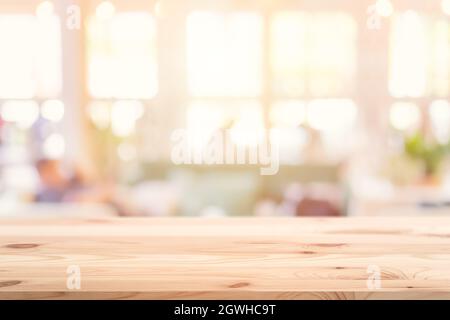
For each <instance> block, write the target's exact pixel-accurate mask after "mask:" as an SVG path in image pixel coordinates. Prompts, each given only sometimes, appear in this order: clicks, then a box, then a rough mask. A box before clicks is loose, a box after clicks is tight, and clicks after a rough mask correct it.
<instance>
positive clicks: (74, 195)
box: [35, 158, 139, 216]
mask: <svg viewBox="0 0 450 320" xmlns="http://www.w3.org/2000/svg"><path fill="white" fill-rule="evenodd" d="M36 170H37V172H38V174H39V178H40V182H41V186H40V188H39V190H38V191H37V193H36V194H35V201H36V202H53V203H59V202H96V203H105V204H109V205H111V206H113V207H114V208H115V209H116V210H117V212H118V214H119V215H122V216H130V215H139V214H138V212H137V210H136V209H135V208H134V206H133V204H131V203H129V202H128V201H127V200H126V197H124V193H126V191H125V190H123V189H120V188H119V187H118V186H117V185H115V184H114V183H110V182H106V183H95V182H92V181H89V179H87V177H86V176H85V175H84V174H83V173H82V171H81V170H80V169H79V168H77V167H76V166H74V168H73V170H72V171H73V173H72V174H68V173H67V172H65V171H64V170H63V165H62V162H61V161H60V160H55V159H47V158H43V159H39V160H38V161H37V162H36Z"/></svg>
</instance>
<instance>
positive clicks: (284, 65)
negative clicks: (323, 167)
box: [187, 11, 357, 163]
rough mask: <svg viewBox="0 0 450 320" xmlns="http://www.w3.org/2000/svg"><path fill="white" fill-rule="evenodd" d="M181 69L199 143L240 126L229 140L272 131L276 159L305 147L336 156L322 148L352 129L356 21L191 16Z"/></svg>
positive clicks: (294, 159)
mask: <svg viewBox="0 0 450 320" xmlns="http://www.w3.org/2000/svg"><path fill="white" fill-rule="evenodd" d="M267 15H268V16H269V18H268V19H265V17H267ZM265 48H269V50H268V51H267V52H265V51H264V50H266V49H265ZM331 52H332V53H333V54H330V53H331ZM264 53H266V54H264ZM187 64H188V66H187V70H188V89H189V94H190V97H191V100H190V102H189V110H188V125H189V126H191V127H195V128H202V129H201V130H202V132H201V133H199V138H198V139H200V140H202V141H203V143H204V142H205V141H207V140H208V134H211V133H212V132H213V131H214V130H215V129H217V128H228V127H230V128H231V129H239V128H247V129H246V130H239V131H238V132H239V134H237V135H236V143H239V142H241V143H244V144H246V143H250V142H252V143H254V142H255V141H258V139H263V138H264V134H265V133H267V130H264V129H270V128H271V127H276V128H278V129H280V132H281V136H282V137H281V141H280V142H281V146H280V147H281V149H282V150H281V156H282V158H281V161H282V162H284V163H299V162H300V161H302V160H304V159H302V157H301V155H302V153H303V149H304V148H305V147H306V146H307V145H308V144H309V145H310V144H314V145H321V146H322V147H323V149H324V150H325V152H326V153H327V152H328V155H331V154H334V155H338V154H339V153H336V148H334V149H332V148H331V149H330V147H333V146H335V147H337V148H338V149H339V148H340V147H339V146H342V144H339V143H338V142H339V139H340V138H342V136H343V135H345V134H347V133H349V132H351V130H352V127H353V125H354V124H355V121H356V113H357V112H356V111H357V110H356V106H355V104H354V102H353V101H352V97H353V96H354V94H355V92H354V88H355V85H354V84H355V74H356V23H355V21H354V19H353V18H352V17H351V16H350V15H348V14H343V13H339V12H337V13H333V12H331V13H309V12H303V11H274V12H271V13H270V14H267V13H265V14H264V13H262V12H258V11H255V12H252V11H240V12H239V11H238V12H232V13H229V12H226V13H219V12H212V11H211V12H210V11H202V12H192V13H190V14H189V16H188V20H187ZM267 84H268V86H267ZM327 119H333V120H332V121H330V120H327ZM325 122H326V123H325ZM200 123H203V125H202V126H200ZM205 124H206V125H205ZM329 124H331V125H329ZM311 131H313V132H311ZM330 131H332V132H330ZM250 135H252V137H250ZM314 135H319V139H318V141H311V139H312V138H311V136H314ZM316 140H317V139H316ZM336 140H337V141H336ZM347 146H348V144H347ZM341 149H342V148H341ZM318 157H321V158H322V159H323V158H324V157H323V155H318ZM338 157H339V155H338Z"/></svg>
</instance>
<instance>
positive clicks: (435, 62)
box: [0, 0, 450, 218]
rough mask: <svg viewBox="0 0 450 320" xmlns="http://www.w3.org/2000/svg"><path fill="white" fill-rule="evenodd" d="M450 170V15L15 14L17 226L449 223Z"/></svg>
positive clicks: (1, 93) (13, 176)
mask: <svg viewBox="0 0 450 320" xmlns="http://www.w3.org/2000/svg"><path fill="white" fill-rule="evenodd" d="M180 129H182V130H184V131H182V132H188V133H191V132H195V134H194V136H195V138H193V139H192V140H189V141H191V143H189V144H186V145H183V146H182V147H183V148H185V149H186V150H185V151H187V152H189V151H193V150H194V149H195V150H199V149H200V150H203V149H202V148H204V147H205V146H207V145H210V144H211V141H212V139H214V137H215V136H217V133H218V132H225V131H226V132H230V134H229V135H226V136H225V137H226V138H227V139H228V140H229V141H227V144H230V145H231V146H236V147H241V148H246V147H249V148H248V149H249V150H250V147H253V148H257V147H258V145H259V144H261V143H262V142H263V141H272V140H271V139H270V137H271V134H272V132H277V137H278V140H277V141H278V142H277V147H276V148H273V146H271V151H272V152H276V157H273V158H272V160H273V161H277V172H276V173H275V174H270V175H264V174H261V170H260V169H261V166H262V165H261V164H258V163H250V162H249V161H241V162H238V161H236V162H234V163H224V162H220V161H217V162H214V163H206V162H205V161H203V162H202V161H200V162H196V161H184V162H181V163H180V161H175V160H174V150H175V149H176V148H177V147H179V146H180V145H177V144H176V142H177V141H175V140H174V135H176V133H177V132H179V131H177V130H180ZM274 129H276V131H274ZM269 145H270V143H269ZM449 159H450V0H253V1H252V0H106V1H100V0H45V1H42V0H1V1H0V217H30V218H31V217H33V218H35V217H48V216H52V217H61V218H65V217H74V216H79V217H102V216H154V217H163V216H164V217H165V216H202V217H224V216H230V217H232V216H256V217H258V216H279V217H282V216H358V215H359V216H377V215H378V216H379V215H385V216H386V215H391V216H411V215H446V214H450V162H449Z"/></svg>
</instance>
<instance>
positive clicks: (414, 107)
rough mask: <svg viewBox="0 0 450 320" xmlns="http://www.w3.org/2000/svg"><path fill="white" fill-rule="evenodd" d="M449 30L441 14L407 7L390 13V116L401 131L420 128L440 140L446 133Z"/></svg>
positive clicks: (449, 118) (449, 120) (448, 120)
mask: <svg viewBox="0 0 450 320" xmlns="http://www.w3.org/2000/svg"><path fill="white" fill-rule="evenodd" d="M449 32H450V24H449V22H448V20H447V19H445V18H444V17H442V16H441V15H426V14H420V13H418V12H416V11H413V10H407V11H404V12H400V13H397V14H396V15H394V16H393V18H392V24H391V38H390V40H391V42H390V65H389V92H390V94H391V96H392V98H393V103H392V106H391V109H390V117H389V118H390V123H391V126H392V127H393V128H394V129H395V130H397V131H398V132H399V133H400V134H404V133H408V132H414V131H416V130H419V129H425V130H426V131H427V132H429V133H431V134H432V135H433V136H434V137H435V138H436V139H437V140H439V141H440V142H441V143H446V142H448V140H449V138H450V133H449V130H448V128H449V126H450V116H449V114H450V105H449V103H448V101H447V100H445V99H446V98H447V97H448V95H449V83H450V82H449V80H450V78H449V75H450V65H449V58H450V37H449V36H450V33H449Z"/></svg>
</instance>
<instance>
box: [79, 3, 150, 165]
mask: <svg viewBox="0 0 450 320" xmlns="http://www.w3.org/2000/svg"><path fill="white" fill-rule="evenodd" d="M156 38H157V35H156V20H155V18H154V16H153V15H152V14H151V13H150V11H135V10H124V11H118V12H116V9H115V7H114V6H113V5H112V4H111V3H109V2H102V3H100V4H98V6H97V7H96V10H95V11H94V12H93V13H92V14H91V16H90V17H89V19H88V24H87V39H86V40H87V84H88V92H89V98H90V100H91V103H90V104H89V106H88V108H87V109H88V110H87V111H88V115H89V118H90V119H91V121H92V123H93V125H94V128H95V130H96V136H97V138H98V139H99V140H98V141H97V143H98V144H99V145H102V147H103V148H104V149H102V150H100V152H99V154H97V156H99V157H101V159H102V160H100V161H102V162H103V163H105V164H111V165H114V162H115V159H116V158H117V159H118V160H121V161H125V162H128V161H132V160H136V159H137V158H138V156H139V154H138V150H139V148H138V146H137V143H138V141H139V140H140V137H139V136H138V134H137V131H138V127H139V123H140V122H141V121H142V118H143V115H144V114H145V111H146V110H147V109H148V108H149V106H150V105H151V102H152V101H153V99H154V98H155V96H156V94H157V92H158V66H157V48H156V45H157V43H156ZM111 155H113V157H111Z"/></svg>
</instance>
